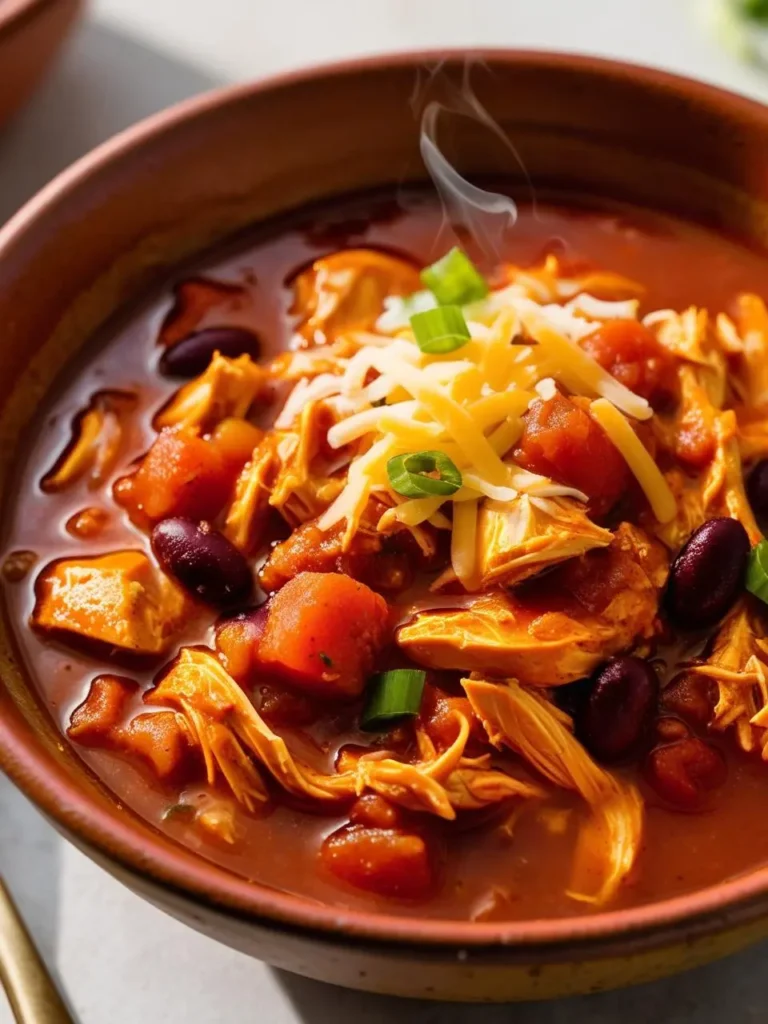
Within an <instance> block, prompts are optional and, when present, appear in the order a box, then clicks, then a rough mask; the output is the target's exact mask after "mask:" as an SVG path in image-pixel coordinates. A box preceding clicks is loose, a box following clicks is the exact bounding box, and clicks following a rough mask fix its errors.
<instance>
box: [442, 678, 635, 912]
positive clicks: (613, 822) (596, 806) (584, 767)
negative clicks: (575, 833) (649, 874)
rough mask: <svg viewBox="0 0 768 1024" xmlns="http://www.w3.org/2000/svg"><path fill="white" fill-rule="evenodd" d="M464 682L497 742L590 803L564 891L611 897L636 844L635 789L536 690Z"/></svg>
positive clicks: (601, 899)
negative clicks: (592, 754) (593, 754)
mask: <svg viewBox="0 0 768 1024" xmlns="http://www.w3.org/2000/svg"><path fill="white" fill-rule="evenodd" d="M462 686H463V687H464V691H465V693H466V694H467V697H468V698H469V702H470V704H471V705H472V709H473V711H474V712H475V714H476V715H477V716H478V718H479V719H480V721H481V722H482V723H483V727H484V728H485V730H486V732H487V733H488V738H489V740H490V741H491V743H493V745H494V746H496V747H502V746H507V747H509V748H510V749H512V750H514V751H515V752H516V753H518V754H520V756H521V757H523V758H524V759H525V760H526V761H528V762H529V763H530V764H531V765H532V766H533V767H534V768H535V769H536V770H537V771H538V772H539V773H540V774H541V775H543V776H544V777H545V778H546V779H548V780H549V781H550V782H553V783H554V784H555V785H556V786H560V787H562V788H564V789H571V790H575V792H577V793H578V794H579V795H580V796H582V797H583V798H584V800H585V801H586V802H587V803H588V804H589V806H590V809H591V812H592V815H591V820H590V821H589V822H588V823H587V825H586V826H585V827H584V828H583V829H582V831H581V834H580V836H579V843H578V847H577V855H576V861H575V867H574V874H573V879H572V883H571V889H570V891H569V895H570V896H572V897H573V898H574V899H577V900H583V901H585V902H589V903H598V904H599V903H605V902H607V901H609V900H610V899H612V898H613V897H614V896H615V895H616V891H617V890H618V888H619V886H620V885H621V884H622V883H623V882H624V881H625V879H626V878H627V875H628V874H629V872H630V871H631V869H632V866H633V865H634V862H635V859H636V857H637V854H638V851H639V848H640V841H641V837H642V800H641V798H640V794H639V793H638V792H637V790H636V789H635V787H634V786H632V785H630V784H628V783H624V782H622V781H620V780H618V779H617V778H616V777H615V776H613V775H611V774H610V773H609V772H607V771H605V770H604V769H602V768H600V767H599V766H598V765H596V764H595V762H594V761H593V760H592V759H591V758H590V757H589V755H588V754H587V752H586V750H585V749H584V747H582V745H581V744H580V743H579V741H578V740H577V739H575V738H574V736H573V734H572V733H571V732H570V731H569V729H568V727H567V726H566V725H565V724H564V722H563V717H562V714H560V713H558V712H557V711H556V709H554V708H553V707H552V705H551V704H550V703H549V702H548V701H547V700H546V699H545V698H544V697H542V696H541V695H540V694H539V693H537V692H536V691H534V690H528V689H526V688H525V687H523V686H520V684H519V683H518V682H517V681H515V680H507V681H506V682H504V683H501V682H493V683H492V682H487V681H485V680H482V679H464V680H462Z"/></svg>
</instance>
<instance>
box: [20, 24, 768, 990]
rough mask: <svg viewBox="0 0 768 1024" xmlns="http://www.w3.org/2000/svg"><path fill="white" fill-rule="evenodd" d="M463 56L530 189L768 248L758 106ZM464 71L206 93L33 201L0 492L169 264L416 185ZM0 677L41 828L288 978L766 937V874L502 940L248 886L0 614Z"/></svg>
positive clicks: (399, 70)
mask: <svg viewBox="0 0 768 1024" xmlns="http://www.w3.org/2000/svg"><path fill="white" fill-rule="evenodd" d="M31 6H32V7H36V6H41V5H35V4H33V5H31ZM42 6H46V5H42ZM50 6H56V5H55V4H54V5H50ZM62 6H64V5H62ZM0 35H1V33H0ZM474 58H475V60H482V61H484V64H485V71H483V73H482V74H481V75H478V76H476V89H477V92H478V95H479V98H480V100H481V101H482V102H483V103H484V104H485V106H486V107H487V108H488V110H489V111H490V113H491V115H492V116H493V117H494V118H495V119H496V120H497V121H498V122H499V124H501V126H502V127H503V129H504V131H505V132H506V133H507V134H508V135H509V137H510V138H511V139H513V140H514V142H515V144H516V146H517V149H518V152H519V153H520V156H521V158H522V161H523V163H524V165H525V167H526V169H527V172H528V174H529V175H530V177H531V179H532V181H533V182H534V183H535V185H536V187H537V188H539V189H541V190H550V189H555V190H557V191H558V192H559V193H561V194H562V193H565V194H566V195H567V194H570V195H578V196H581V197H582V198H583V197H586V198H587V199H590V198H591V199H593V200H595V199H597V200H599V199H602V198H605V197H611V198H614V199H620V200H627V201H629V202H632V203H634V204H637V205H640V206H647V207H650V208H654V209H659V210H663V211H671V212H673V213H675V214H676V215H678V216H681V217H684V218H688V219H690V220H694V221H699V222H706V223H708V224H710V225H714V226H716V227H718V228H721V229H723V230H727V231H728V232H729V233H731V234H736V235H739V236H741V237H742V238H744V239H746V240H747V241H748V242H749V243H750V244H752V245H754V246H758V247H760V248H765V247H766V245H767V244H768V110H766V109H765V108H764V107H761V106H759V105H757V104H755V103H752V102H749V101H747V100H745V99H740V98H738V97H736V96H732V95H728V94H726V93H724V92H720V91H718V90H717V89H713V88H710V87H708V86H704V85H701V84H698V83H696V82H692V81H687V80H685V79H681V78H676V77H672V76H669V75H666V74H662V73H660V72H658V71H651V70H647V69H643V68H638V67H631V66H628V65H625V64H617V63H611V62H605V61H600V60H596V59H591V58H584V57H575V56H564V55H553V54H545V53H531V52H502V51H496V52H487V53H483V54H475V55H474ZM464 60H465V58H464V55H462V54H457V53H431V54H412V55H400V56H390V57H377V58H375V59H373V60H365V61H357V62H352V63H345V64H336V65H332V66H329V67H322V68H315V69H310V70H306V71H301V72H299V73H296V74H289V75H284V76H281V77H278V78H273V79H270V80H267V81H260V82H256V83H254V84H250V85H244V86H237V87H234V88H229V89H225V90H223V91H219V92H214V93H211V94H209V95H206V96H203V97H200V98H197V99H194V100H192V101H191V102H188V103H185V104H182V105H181V106H179V107H175V108H173V109H171V110H169V111H167V112H166V113H163V114H160V115H159V116H157V117H154V118H152V119H151V120H149V121H147V122H145V123H143V124H140V125H138V126H137V127H135V128H132V129H131V130H129V131H127V132H125V133H123V134H122V135H120V136H118V137H117V138H115V139H114V140H112V141H111V142H109V143H107V144H106V145H104V146H102V147H101V148H100V149H98V150H96V151H95V152H94V153H92V154H90V155H89V156H87V157H85V158H84V159H83V160H81V161H80V162H79V163H77V164H76V165H75V166H74V167H72V168H71V169H70V170H68V171H66V172H65V173H64V174H62V175H61V176H60V177H59V178H57V179H56V180H55V181H54V182H53V183H52V184H51V185H49V186H48V187H47V188H46V189H45V190H44V191H43V192H42V193H41V194H39V195H38V196H37V197H36V198H35V199H33V200H32V201H31V202H30V203H29V204H28V205H27V206H26V207H25V208H24V209H23V210H22V211H21V212H20V213H19V214H18V215H17V216H16V217H15V218H14V220H13V221H11V222H10V223H9V224H8V225H7V226H6V227H5V229H4V230H2V231H0V324H2V332H0V357H1V358H2V365H3V373H2V374H1V375H0V495H3V494H5V493H7V488H6V487H5V480H6V478H7V474H8V472H9V470H10V467H11V465H12V462H13V458H14V452H15V451H16V450H17V446H18V441H19V438H21V437H22V436H23V434H24V431H25V430H26V429H27V427H28V424H29V423H30V421H31V419H32V417H33V415H34V412H35V410H36V408H37V407H38V405H39V403H40V401H41V400H42V397H43V395H44V393H45V391H46V389H47V388H48V387H49V386H50V384H51V381H52V380H53V378H54V377H55V375H56V373H57V372H58V371H59V370H60V369H61V367H63V366H64V365H65V364H66V363H67V362H69V361H70V360H71V359H72V358H73V357H74V356H75V354H76V353H77V351H78V350H79V349H80V348H81V347H82V345H83V344H84V343H85V341H86V340H87V339H88V338H89V337H91V336H92V335H93V334H94V332H96V331H98V329H99V328H100V327H101V325H103V324H104V323H105V322H106V321H107V320H108V319H109V318H110V317H111V316H113V315H114V314H115V312H116V311H118V310H120V309H122V308H124V307H126V306H130V304H131V303H133V302H135V301H136V300H137V298H139V297H140V296H141V295H142V294H143V293H144V292H145V291H146V289H147V288H148V287H150V286H151V285H152V284H153V282H156V281H158V280H159V279H160V278H163V277H164V276H165V275H167V274H168V272H169V271H170V270H171V269H172V268H173V267H174V266H176V265H177V264H178V263H179V262H180V261H185V260H187V259H188V258H190V257H193V256H194V255H195V254H197V253H200V252H201V251H203V250H204V249H206V248H208V247H209V246H211V245H213V244H215V243H217V242H219V241H221V240H223V239H225V238H227V237H228V236H231V235H233V234H234V233H236V232H238V231H240V230H242V229H244V228H246V227H247V226H248V225H252V224H254V223H255V222H258V221H261V220H263V219H264V218H267V217H271V216H273V215H275V214H278V213H281V212H283V211H287V210H290V209H292V208H294V207H297V206H300V205H302V204H304V203H307V202H310V201H316V200H321V199H327V198H330V197H333V196H334V195H337V194H342V193H347V192H349V191H353V190H359V189H366V188H371V187H375V186H381V185H386V184H390V183H392V182H397V181H403V180H408V179H419V178H422V177H423V176H424V169H423V166H422V165H421V162H420V158H419V153H418V132H417V130H416V125H415V122H414V119H413V114H412V110H411V107H410V105H409V100H410V98H411V96H412V93H413V90H414V84H415V82H416V80H417V76H418V75H419V73H420V72H421V71H423V69H425V68H430V67H434V66H435V64H436V63H438V62H442V71H441V74H442V75H444V76H447V77H448V79H449V80H453V81H455V83H457V84H458V83H459V82H460V81H461V76H462V71H463V67H464ZM501 156H502V157H503V159H504V161H505V163H504V164H501V163H500V162H499V161H500V159H501V157H500V155H499V151H498V147H494V148H490V147H486V146H485V145H484V142H483V138H482V137H481V136H479V135H478V138H477V139H476V140H475V141H474V142H473V144H472V145H469V146H467V147H466V148H465V149H464V150H463V151H462V152H460V153H459V160H460V164H461V166H462V168H463V169H464V170H465V171H467V172H472V173H475V174H481V173H490V174H498V173H501V172H505V173H509V166H508V164H507V163H506V154H504V153H502V155H501ZM512 173H513V174H514V173H515V172H514V170H513V172H512ZM517 173H518V174H519V173H520V172H517ZM520 181H521V182H522V178H521V179H520ZM0 680H1V681H0V765H1V766H2V767H3V768H4V770H5V771H6V772H7V773H8V774H9V776H10V777H11V778H12V779H13V780H14V781H15V782H16V783H17V785H18V786H19V787H20V788H21V789H22V790H23V791H24V792H25V793H26V794H27V795H28V796H29V797H31V798H32V800H34V801H35V803H36V804H37V805H38V806H39V807H40V808H41V809H42V810H43V811H44V812H45V813H46V814H47V816H48V817H49V818H50V819H51V820H52V821H53V822H54V824H55V825H56V826H57V827H58V828H59V829H61V831H62V832H64V834H65V835H67V836H68V837H69V838H70V839H71V840H72V841H73V842H75V843H76V844H77V845H78V846H79V847H80V848H82V849H83V850H85V851H86V852H87V853H88V854H89V855H90V856H92V857H93V858H94V859H95V860H97V861H98V862H99V863H100V864H102V865H103V866H104V867H105V868H106V869H107V870H108V871H110V872H111V873H113V874H114V875H115V876H116V877H118V878H119V879H121V880H122V881H124V882H125V883H126V884H127V885H129V886H130V887H131V888H133V889H134V890H136V891H137V892H139V893H141V894H142V895H144V896H145V897H146V898H147V899H149V900H151V901H152V902H153V903H155V904H157V905H158V906H160V907H163V908H164V909H165V910H167V911H169V912H170V913H172V914H174V915H175V916H177V917H178V918H180V919H182V920H184V921H186V922H187V923H189V924H190V925H192V926H193V927H195V928H198V929H200V930H201V931H203V932H206V933H208V934H209V935H212V936H215V937H216V938H218V939H220V940H222V941H224V942H226V943H229V944H230V945H232V946H235V947H237V948H238V949H241V950H244V951H246V952H248V953H250V954H252V955H254V956H256V957H260V958H262V959H264V960H268V961H269V962H270V963H272V964H275V965H277V966H278V967H281V968H286V969H288V970H290V971H295V972H298V973H301V974H305V975H308V976H311V977H314V978H320V979H323V980H325V981H331V982H336V983H338V984H342V985H348V986H353V987H358V988H364V989H370V990H374V991H378V992H389V993H397V994H401V995H410V996H425V997H432V998H435V997H439V998H446V999H467V1000H506V999H521V998H537V997H539V998H543V997H548V996H554V995H560V994H564V993H572V992H584V991H588V990H596V989H599V988H604V987H609V986H616V985H620V984H625V983H630V982H636V981H641V980H647V979H649V978H652V977H655V976H658V975H660V974H663V973H668V972H671V971H674V970H677V969H681V968H684V967H687V966H692V965H694V964H698V963H702V962H704V961H706V960H708V959H711V958H713V957H715V956H718V955H721V954H724V953H726V952H729V951H731V950H734V949H737V948H739V947H740V946H743V945H745V944H746V943H748V942H750V941H752V940H755V939H757V938H759V937H762V936H764V935H766V934H768V867H762V868H759V869H756V870H754V871H752V872H750V873H748V874H745V875H743V876H741V877H739V878H737V879H731V880H729V881H725V882H723V883H722V884H720V885H716V886H713V887H710V888H707V889H704V890H701V891H698V892H693V893H691V894H689V895H686V896H683V897H678V898H675V899H670V900H666V901H664V902H659V903H654V904H652V905H647V906H641V907H636V908H633V909H629V910H617V911H613V912H612V911H602V912H595V913H591V914H588V915H585V916H581V917H578V918H569V919H567V920H553V919H542V920H529V921H512V922H508V923H471V922H456V921H445V920H435V919H430V918H428V917H424V916H419V914H418V912H417V913H415V914H414V916H413V917H409V918H406V917H395V916H390V915H387V914H384V913H370V912H366V913H364V912H360V911H348V910H345V909H343V908H340V907H334V906H325V905H321V904H319V903H317V902H314V901H311V900H308V899H304V898H302V897H299V896H294V895H290V894H286V893H283V892H277V891H274V890H271V889H268V888H266V887H263V886H260V885H259V884H256V883H248V882H246V881H244V880H243V879H241V878H238V877H236V876H234V875H233V874H231V873H229V872H228V871H226V870H225V869H223V868H221V867H217V866H215V865H213V864H211V863H209V862H207V861H205V860H203V859H202V858H200V857H198V856H196V855H195V854H194V853H193V852H191V851H190V850H188V849H184V848H182V847H180V846H178V845H176V844H175V843H174V842H173V841H171V840H170V839H168V838H167V837H165V836H163V835H161V834H160V833H158V832H157V831H156V830H155V829H153V828H152V826H151V825H149V824H148V823H147V822H145V821H143V820H141V819H140V818H138V817H137V816H135V815H134V814H133V813H132V812H130V811H129V810H128V809H126V808H125V807H123V806H120V805H118V804H117V803H116V802H115V801H114V800H113V798H112V797H111V796H110V794H109V793H108V792H107V791H106V790H105V789H104V787H103V786H102V785H101V784H100V783H99V781H98V780H97V779H96V778H94V777H93V776H92V775H91V774H90V773H89V771H88V770H87V769H86V768H85V767H84V765H83V763H82V762H81V761H80V760H79V758H78V756H77V754H76V753H75V752H74V751H73V750H72V749H70V748H69V747H68V745H67V744H66V742H64V741H63V740H62V737H61V735H60V734H59V733H58V732H57V730H56V729H55V727H54V725H53V722H52V721H51V720H50V718H49V716H48V714H47V713H46V712H45V711H44V710H43V709H42V708H41V706H40V705H39V703H38V701H37V699H36V697H35V695H34V689H33V687H32V686H31V685H30V681H29V679H28V678H27V676H26V674H25V669H24V667H23V666H22V665H21V664H20V662H19V660H18V659H17V656H16V654H15V651H14V646H13V643H12V641H11V631H10V628H9V626H8V624H7V622H6V621H5V618H4V617H0ZM126 983H128V982H126Z"/></svg>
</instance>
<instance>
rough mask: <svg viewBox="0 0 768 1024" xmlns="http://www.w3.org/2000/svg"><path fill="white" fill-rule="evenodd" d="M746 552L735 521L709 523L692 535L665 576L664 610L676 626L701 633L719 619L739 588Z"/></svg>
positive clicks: (745, 539) (743, 536)
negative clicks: (700, 630)
mask: <svg viewBox="0 0 768 1024" xmlns="http://www.w3.org/2000/svg"><path fill="white" fill-rule="evenodd" d="M749 548H750V544H749V537H748V536H747V531H746V530H745V529H744V527H743V526H742V525H741V523H740V522H739V521H738V520H737V519H725V518H724V519H709V520H708V521H707V522H706V523H702V525H701V526H700V527H699V528H698V529H697V530H694V531H693V533H692V534H691V536H690V537H689V538H688V541H687V543H686V544H685V546H684V547H683V549H682V551H681V552H680V554H679V555H678V556H677V558H676V559H675V561H674V562H673V564H672V568H671V569H670V572H669V583H668V585H667V594H666V607H667V612H668V614H669V617H670V618H671V619H672V621H673V622H674V623H675V625H676V626H679V627H680V628H682V629H703V628H704V627H706V626H713V625H714V624H715V623H716V622H719V620H720V619H722V618H723V616H724V615H725V614H726V612H727V611H728V610H729V609H730V607H731V605H732V604H733V603H734V601H735V600H736V598H737V597H738V596H739V594H740V592H741V590H742V588H743V585H744V572H745V569H746V567H747V558H748V557H749Z"/></svg>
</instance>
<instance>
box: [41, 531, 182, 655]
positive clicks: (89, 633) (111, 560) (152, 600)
mask: <svg viewBox="0 0 768 1024" xmlns="http://www.w3.org/2000/svg"><path fill="white" fill-rule="evenodd" d="M36 593H37V601H36V603H35V608H34V611H33V613H32V619H31V623H32V626H33V627H34V628H35V629H39V630H44V631H56V632H57V633H59V632H60V633H62V634H64V635H65V636H66V635H67V634H75V635H77V636H81V637H85V638H86V639H88V640H95V641H98V642H100V643H103V644H109V645H110V646H113V647H118V648H120V649H121V650H123V651H129V652H131V653H133V654H141V655H157V654H162V653H163V651H165V650H166V649H167V647H168V646H169V644H170V642H171V640H172V639H173V636H174V634H175V633H176V631H177V630H178V629H179V627H180V626H181V625H182V623H183V621H184V618H185V614H186V612H187V611H188V609H189V602H188V599H187V598H186V597H185V595H184V594H183V592H182V591H181V590H180V589H179V588H178V587H177V586H176V585H175V584H174V583H172V582H171V580H169V579H168V578H167V577H166V576H163V575H162V574H161V573H159V572H158V571H157V569H156V568H155V567H154V566H153V564H152V562H151V561H150V559H149V558H148V557H147V556H146V555H145V554H144V552H143V551H115V552H113V553H112V554H109V555H100V556H98V557H95V558H93V557H91V558H64V559H60V560H59V561H56V562H52V563H51V564H50V565H48V566H46V568H45V569H43V571H42V572H41V573H40V575H39V576H38V579H37V584H36Z"/></svg>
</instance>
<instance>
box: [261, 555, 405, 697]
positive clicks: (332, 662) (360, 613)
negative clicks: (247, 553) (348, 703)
mask: <svg viewBox="0 0 768 1024" xmlns="http://www.w3.org/2000/svg"><path fill="white" fill-rule="evenodd" d="M387 635H388V608H387V603H386V601H385V600H384V599H383V598H381V597H379V595H378V594H375V593H374V592H373V591H372V590H370V589H369V588H368V587H366V586H365V585H364V584H362V583H358V582H356V581H355V580H353V579H351V578H350V577H349V576H344V575H342V574H341V573H315V572H303V573H300V574H299V575H298V576H295V577H294V578H293V579H292V580H290V582H288V583H286V585H285V586H284V587H283V588H282V590H280V591H279V592H278V593H277V594H276V595H275V597H273V598H272V601H271V602H270V605H269V613H268V616H267V623H266V626H265V627H264V633H263V635H262V637H261V641H260V642H259V645H258V653H257V664H258V668H259V670H260V671H263V672H264V673H265V674H269V673H272V674H273V675H274V676H276V677H277V678H279V679H281V680H282V681H284V682H286V683H290V684H291V685H294V686H297V687H299V688H301V689H305V690H307V691H309V692H310V693H316V694H318V695H319V696H322V697H356V696H357V695H358V694H360V693H361V692H362V689H363V686H364V685H365V680H366V677H367V676H368V675H369V674H370V672H371V670H372V668H373V663H374V659H375V657H376V655H377V654H378V653H379V651H380V650H381V649H382V648H383V646H384V643H385V642H386V640H387Z"/></svg>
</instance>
